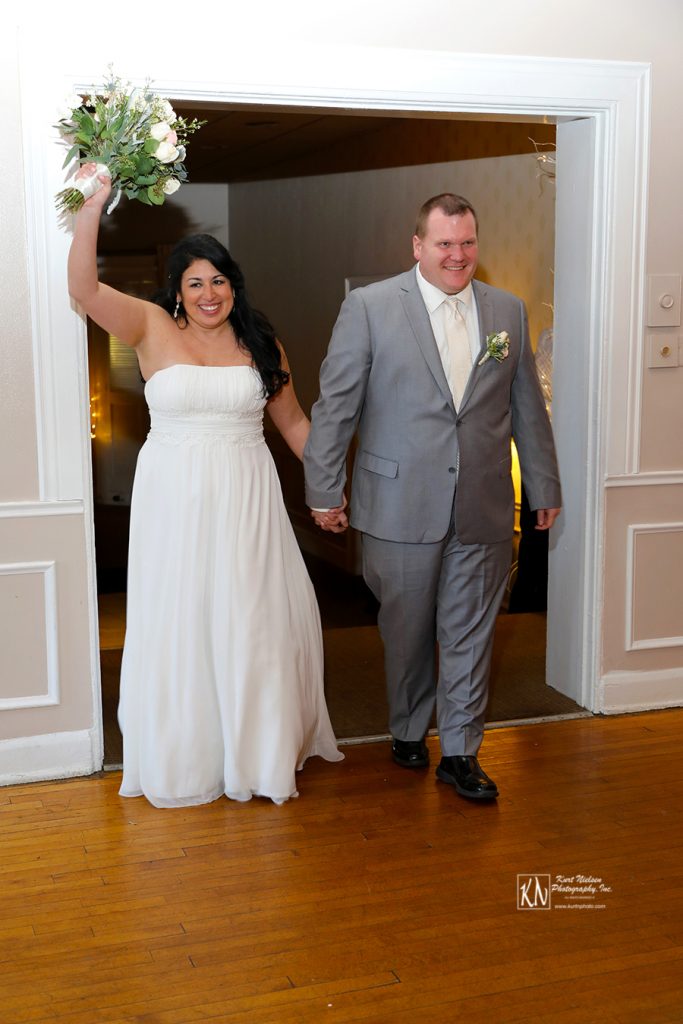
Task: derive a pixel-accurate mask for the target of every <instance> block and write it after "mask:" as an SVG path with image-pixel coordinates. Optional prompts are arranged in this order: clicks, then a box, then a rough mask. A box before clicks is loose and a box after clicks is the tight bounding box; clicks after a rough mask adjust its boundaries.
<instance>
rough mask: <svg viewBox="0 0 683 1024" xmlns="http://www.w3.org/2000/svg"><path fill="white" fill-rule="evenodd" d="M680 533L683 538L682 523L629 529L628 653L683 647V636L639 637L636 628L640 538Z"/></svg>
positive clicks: (627, 589)
mask: <svg viewBox="0 0 683 1024" xmlns="http://www.w3.org/2000/svg"><path fill="white" fill-rule="evenodd" d="M668 533H680V534H681V535H682V536H683V522H680V523H632V524H631V525H630V526H629V527H628V542H627V548H626V606H625V610H626V636H625V641H624V645H625V647H626V650H627V651H649V650H657V649H659V648H662V647H683V636H666V637H660V636H653V637H639V638H638V639H636V636H637V628H636V621H635V618H636V586H637V579H636V577H637V567H636V547H637V544H638V538H639V537H643V536H647V535H648V534H668Z"/></svg>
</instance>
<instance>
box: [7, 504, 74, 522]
mask: <svg viewBox="0 0 683 1024" xmlns="http://www.w3.org/2000/svg"><path fill="white" fill-rule="evenodd" d="M84 513H85V504H84V502H82V501H80V500H76V501H6V502H3V503H2V504H0V519H32V518H34V517H35V516H77V515H83V514H84Z"/></svg>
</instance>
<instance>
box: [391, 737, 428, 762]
mask: <svg viewBox="0 0 683 1024" xmlns="http://www.w3.org/2000/svg"><path fill="white" fill-rule="evenodd" d="M391 756H392V757H393V759H394V761H395V762H396V764H400V766H401V768H427V766H428V765H429V751H428V750H427V744H426V743H425V741H424V740H415V741H413V740H394V742H393V743H392V744H391Z"/></svg>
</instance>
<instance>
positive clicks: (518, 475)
mask: <svg viewBox="0 0 683 1024" xmlns="http://www.w3.org/2000/svg"><path fill="white" fill-rule="evenodd" d="M510 448H511V449H512V486H513V487H514V489H515V529H516V530H518V529H519V509H520V506H521V504H522V471H521V469H520V468H519V456H518V454H517V449H516V447H515V442H514V441H511V442H510Z"/></svg>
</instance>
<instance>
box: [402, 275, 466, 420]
mask: <svg viewBox="0 0 683 1024" xmlns="http://www.w3.org/2000/svg"><path fill="white" fill-rule="evenodd" d="M399 289H400V290H399V295H400V298H401V302H402V303H403V308H404V310H405V314H406V316H407V317H408V322H409V323H410V326H411V328H412V330H413V334H414V335H415V340H416V341H417V344H418V346H419V348H420V351H421V352H422V355H423V356H424V359H425V362H426V363H427V366H428V367H429V370H430V372H431V374H432V376H433V377H434V380H435V381H436V384H437V387H438V388H439V391H440V392H441V393H442V395H443V397H444V398H445V399H446V401H447V402H448V403H449V405H450V406H451V408H452V409H453V412H455V406H454V405H453V395H452V394H451V389H450V388H449V386H448V381H447V380H446V374H445V373H444V370H443V364H442V363H441V356H440V355H439V350H438V348H437V347H436V341H435V339H434V332H433V331H432V325H431V323H430V320H429V313H428V312H427V309H426V306H425V304H424V300H423V298H422V295H421V294H420V289H419V288H418V286H417V278H416V276H415V271H414V270H412V271H409V272H408V273H407V274H404V275H403V280H402V281H401V284H400V285H399Z"/></svg>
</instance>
